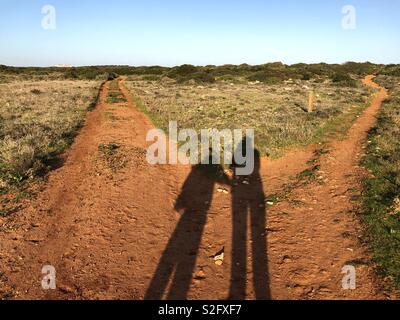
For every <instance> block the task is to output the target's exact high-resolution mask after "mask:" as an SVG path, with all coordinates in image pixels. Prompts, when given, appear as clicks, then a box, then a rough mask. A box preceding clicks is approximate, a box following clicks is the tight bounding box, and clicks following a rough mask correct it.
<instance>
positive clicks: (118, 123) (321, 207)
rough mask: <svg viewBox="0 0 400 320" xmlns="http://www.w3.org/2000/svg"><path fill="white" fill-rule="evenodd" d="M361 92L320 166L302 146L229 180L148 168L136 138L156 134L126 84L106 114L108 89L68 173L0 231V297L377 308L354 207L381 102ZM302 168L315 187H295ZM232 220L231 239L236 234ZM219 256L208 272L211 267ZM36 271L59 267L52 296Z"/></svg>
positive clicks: (53, 177)
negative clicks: (340, 303)
mask: <svg viewBox="0 0 400 320" xmlns="http://www.w3.org/2000/svg"><path fill="white" fill-rule="evenodd" d="M364 83H365V84H366V85H369V86H373V87H375V88H378V89H379V90H380V91H379V93H378V94H377V95H376V97H375V98H374V100H373V101H372V103H371V106H370V107H369V108H368V109H366V111H365V112H364V113H363V115H362V116H360V117H359V118H358V120H357V121H356V122H355V123H354V125H353V126H352V128H351V129H350V131H349V133H348V135H347V137H346V138H345V139H344V140H340V141H333V142H331V143H329V144H328V145H327V146H324V148H325V149H328V150H329V153H324V154H322V155H319V156H317V153H316V151H317V150H318V149H320V148H321V146H310V147H307V148H304V149H302V150H297V151H292V152H290V153H288V154H287V155H286V156H285V157H283V158H281V159H279V160H269V159H262V160H261V166H260V170H259V174H257V175H255V176H254V177H249V179H248V180H247V182H243V181H242V180H237V181H236V182H235V183H233V184H232V183H231V184H226V182H224V181H222V180H221V181H213V180H212V179H211V178H210V177H208V176H205V175H204V174H203V173H202V172H201V170H198V169H197V168H191V167H190V166H182V165H178V166H170V165H165V166H151V165H149V164H147V161H146V159H145V155H146V147H147V146H148V143H147V142H146V141H145V137H146V134H147V132H148V130H150V129H152V128H153V125H152V123H151V122H150V120H149V119H148V118H147V117H146V116H145V115H144V114H143V113H141V112H140V111H139V110H138V109H137V108H136V107H135V105H134V103H133V101H132V98H131V96H130V93H129V92H128V91H127V89H126V88H125V86H124V85H123V80H121V81H120V91H121V92H122V94H123V95H124V96H125V98H126V99H127V102H126V103H119V104H107V103H106V97H107V94H108V83H107V84H106V85H104V86H103V88H102V89H101V97H100V102H99V104H98V106H97V107H96V109H95V110H94V111H92V112H90V113H89V114H88V115H87V119H86V125H85V127H84V128H83V129H82V130H81V132H80V134H79V136H78V137H77V138H76V140H75V143H74V144H73V146H72V147H71V149H70V150H69V151H68V152H67V153H66V154H65V159H66V162H65V164H64V165H63V166H62V167H61V168H59V169H57V170H55V171H53V172H52V173H51V174H50V175H49V179H48V182H47V183H46V185H45V186H44V188H43V191H42V192H40V193H39V195H38V196H37V198H36V199H34V200H32V201H31V202H30V203H28V205H27V206H26V208H24V209H23V210H21V211H20V212H18V213H16V214H14V215H12V216H11V217H8V218H4V219H2V220H1V221H0V226H2V227H1V229H0V230H2V231H0V271H1V274H2V275H1V277H0V293H1V294H3V295H5V294H8V295H9V296H10V297H13V298H15V299H144V298H148V299H159V298H171V299H184V298H188V299H228V298H232V299H255V298H259V299H268V298H272V299H384V298H386V296H385V295H384V294H383V293H382V292H381V290H380V289H379V286H378V284H379V283H377V281H376V277H375V275H374V271H373V269H372V266H371V264H370V263H369V261H370V258H369V255H368V251H367V250H366V248H365V247H364V246H363V245H362V244H361V242H360V239H359V237H360V234H361V228H360V223H359V222H358V218H357V216H356V214H357V212H358V211H357V210H358V204H357V203H356V202H354V201H352V197H353V196H354V192H355V190H358V192H359V191H360V190H361V180H362V178H363V177H364V176H365V172H364V170H362V169H361V168H360V167H359V166H358V164H359V161H360V158H361V157H362V154H363V144H364V142H365V138H366V135H367V132H368V130H369V129H370V128H371V127H372V126H373V125H374V123H375V115H376V114H377V112H378V110H379V107H380V106H381V103H382V101H383V100H384V99H386V97H387V91H386V90H385V89H383V88H380V87H379V86H378V85H376V84H375V83H374V82H373V76H369V77H367V78H366V79H365V80H364ZM110 143H115V144H118V145H119V146H120V148H119V149H118V150H117V152H116V154H115V155H114V156H115V157H114V158H112V159H111V161H108V160H107V159H106V158H105V157H104V156H102V153H101V150H99V146H100V145H108V144H110ZM313 159H314V160H315V162H316V163H317V164H318V165H319V167H318V171H317V172H316V174H317V176H318V179H317V180H315V181H314V180H312V181H310V182H308V183H301V182H298V181H297V178H296V176H297V175H298V174H299V173H301V172H303V171H304V170H306V169H308V168H309V167H310V160H313ZM220 188H225V189H226V190H227V191H228V192H227V193H226V192H220V191H221V189H220ZM282 190H286V193H285V197H284V200H283V201H281V202H279V203H275V204H274V205H273V206H269V207H266V208H265V206H264V200H263V198H262V199H260V198H259V197H258V196H262V195H271V194H275V193H282ZM232 198H234V199H235V200H232ZM246 208H250V214H249V215H248V214H247V211H246ZM242 211H243V212H244V214H243V215H242V214H241V213H242ZM232 212H234V214H233V213H232ZM251 212H253V213H251ZM250 217H251V220H250ZM232 223H234V225H236V227H235V228H237V227H238V229H241V232H242V233H240V234H237V233H236V235H235V236H234V237H233V238H232V234H231V233H232ZM247 225H248V228H247V229H251V231H250V230H246V226H247ZM242 226H244V227H243V228H242ZM235 230H236V229H235ZM243 230H244V231H243ZM246 235H248V236H246ZM232 247H233V248H234V250H232ZM223 248H224V261H223V264H222V265H217V264H216V263H215V261H214V259H213V257H214V256H215V255H216V254H217V253H220V251H221V250H222V249H223ZM232 254H234V256H235V257H237V259H238V260H237V261H234V262H232V261H231V257H232ZM253 256H254V259H253ZM349 264H350V265H354V266H355V267H356V270H357V289H356V290H353V291H352V290H350V291H345V290H343V289H342V285H341V280H342V278H343V276H344V275H343V274H342V273H341V270H342V267H343V266H345V265H349ZM44 265H52V266H54V267H55V268H56V271H57V289H56V290H48V291H46V290H43V289H42V287H41V280H42V277H43V275H42V274H41V270H42V267H43V266H44ZM246 266H247V268H246ZM231 272H232V275H231ZM253 280H254V281H253ZM253 282H254V283H253Z"/></svg>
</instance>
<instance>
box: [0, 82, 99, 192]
mask: <svg viewBox="0 0 400 320" xmlns="http://www.w3.org/2000/svg"><path fill="white" fill-rule="evenodd" d="M100 85H101V82H99V81H47V82H31V81H28V82H25V81H19V82H10V83H7V84H0V194H4V193H5V192H8V191H10V190H12V189H13V188H16V187H17V189H18V188H20V187H21V185H22V184H23V183H24V182H26V181H27V180H30V179H33V178H35V177H36V176H38V175H42V174H44V173H46V172H47V170H48V169H49V168H50V167H51V165H52V163H53V162H54V161H55V160H56V159H57V156H58V155H59V154H60V153H61V152H62V151H64V150H65V149H66V148H67V147H68V146H69V145H70V144H71V142H72V141H73V139H74V137H75V134H76V133H77V131H78V129H79V128H80V127H81V126H82V124H83V122H84V116H85V112H86V111H87V110H88V108H90V107H92V106H93V104H95V102H96V98H97V95H98V90H99V87H100Z"/></svg>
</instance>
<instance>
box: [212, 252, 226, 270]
mask: <svg viewBox="0 0 400 320" xmlns="http://www.w3.org/2000/svg"><path fill="white" fill-rule="evenodd" d="M224 258H225V248H222V250H221V251H220V252H218V253H217V254H216V255H215V256H214V263H215V264H216V265H217V266H222V264H223V263H224Z"/></svg>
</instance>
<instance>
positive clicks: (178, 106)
mask: <svg viewBox="0 0 400 320" xmlns="http://www.w3.org/2000/svg"><path fill="white" fill-rule="evenodd" d="M129 79H130V81H127V82H126V85H127V87H128V89H129V90H131V92H132V93H133V95H134V97H135V100H136V102H137V104H138V105H139V106H140V107H141V108H142V110H143V111H144V112H146V113H147V114H148V115H149V116H150V117H151V118H152V120H153V121H154V123H155V124H156V125H157V126H159V127H161V128H163V129H166V128H167V126H168V122H169V121H170V120H175V121H177V122H178V125H179V127H180V128H194V129H204V128H216V129H238V128H241V129H246V128H253V129H255V131H256V144H257V147H258V149H259V150H260V151H261V153H262V154H263V155H268V156H271V157H279V156H281V155H282V152H283V151H284V150H285V149H288V148H290V147H294V146H301V145H307V144H311V143H315V142H322V141H323V140H324V139H325V138H327V137H329V136H331V135H335V136H340V135H341V134H343V133H344V132H346V130H347V129H348V128H349V127H350V125H351V123H352V122H353V121H354V119H355V117H356V116H357V115H359V114H360V113H361V112H362V110H363V109H364V108H365V107H366V106H367V105H368V101H369V99H370V97H371V93H372V91H371V90H370V89H368V88H366V87H365V86H363V85H361V84H358V85H356V86H351V87H346V86H338V85H337V84H334V83H333V82H332V81H331V80H329V79H327V78H319V79H318V80H314V81H305V80H298V79H297V80H292V79H288V80H286V81H284V82H283V83H282V84H268V83H264V82H260V81H247V80H245V79H243V78H241V77H237V78H235V79H234V80H235V81H232V79H230V81H224V80H218V81H216V82H214V83H209V84H202V85H199V84H196V83H195V82H188V83H179V82H177V81H174V80H172V79H169V78H163V79H161V80H155V79H153V80H152V81H150V80H148V77H145V78H144V79H143V77H130V78H129ZM310 92H313V94H314V112H312V113H308V112H307V105H308V98H309V95H310Z"/></svg>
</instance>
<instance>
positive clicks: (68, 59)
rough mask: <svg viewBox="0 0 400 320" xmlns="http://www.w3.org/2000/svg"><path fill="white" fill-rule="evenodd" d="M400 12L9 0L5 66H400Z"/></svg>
mask: <svg viewBox="0 0 400 320" xmlns="http://www.w3.org/2000/svg"><path fill="white" fill-rule="evenodd" d="M348 4H351V5H353V6H354V7H355V8H356V10H357V11H356V13H357V14H356V17H357V20H356V23H357V25H356V29H354V30H344V29H343V28H342V25H341V21H342V18H343V16H344V15H343V14H342V7H343V6H344V5H348ZM44 5H53V6H54V7H55V9H56V29H55V30H45V29H43V28H42V26H41V21H42V18H43V16H44V15H43V14H42V13H41V9H42V7H43V6H44ZM399 15H400V0H345V1H340V0H302V1H301V0H279V1H278V0H274V1H272V0H271V1H268V0H264V1H262V0H247V1H245V0H241V1H238V0H219V1H218V0H197V1H194V0H141V1H138V0H112V1H111V0H108V1H105V0H97V1H96V0H44V1H42V0H1V1H0V64H6V65H15V66H51V65H55V64H72V65H104V64H124V65H126V64H128V65H166V66H173V65H180V64H184V63H190V64H195V65H207V64H217V65H220V64H227V63H232V64H240V63H249V64H260V63H266V62H273V61H283V62H285V63H288V64H292V63H297V62H306V63H312V62H322V61H323V62H327V63H342V62H345V61H349V60H351V61H367V60H368V61H372V62H376V63H400V41H399V40H400V39H399V38H400V19H399Z"/></svg>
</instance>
